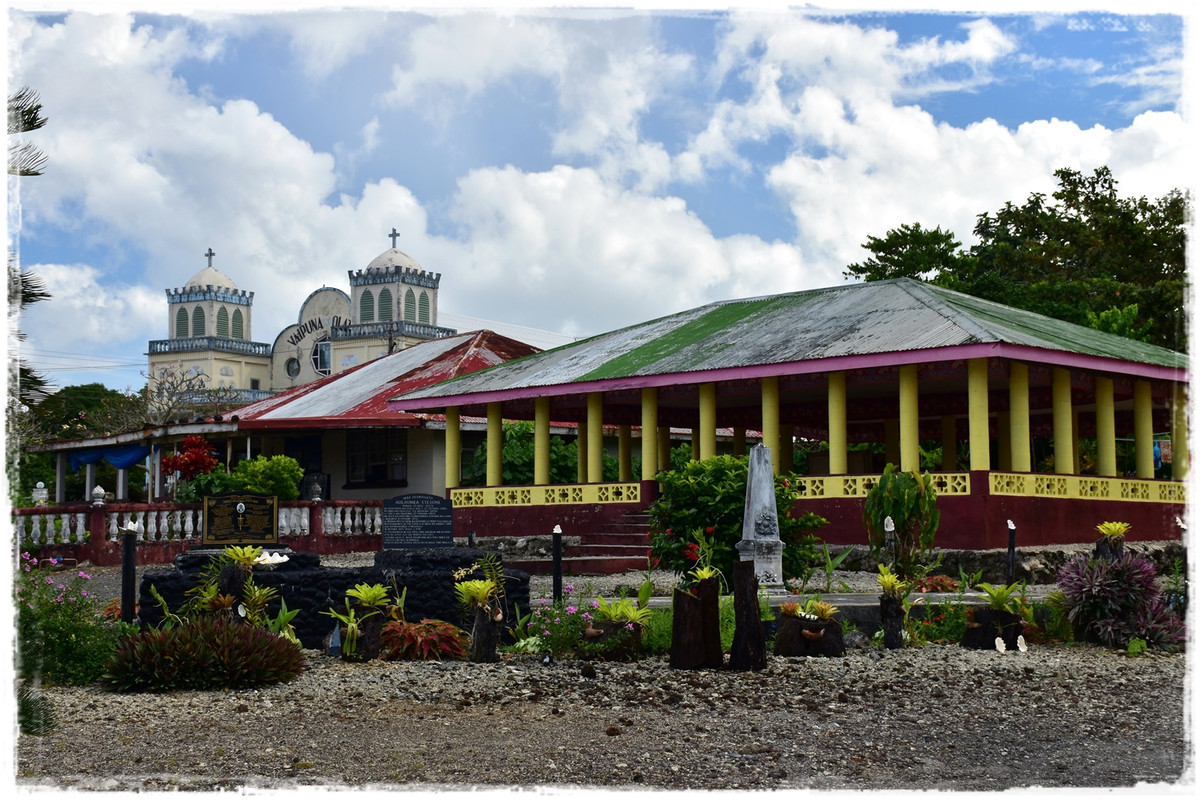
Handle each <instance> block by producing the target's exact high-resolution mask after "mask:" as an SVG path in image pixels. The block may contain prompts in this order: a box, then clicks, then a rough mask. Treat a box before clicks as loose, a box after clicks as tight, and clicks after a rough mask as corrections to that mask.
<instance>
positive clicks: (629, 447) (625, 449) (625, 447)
mask: <svg viewBox="0 0 1200 800" xmlns="http://www.w3.org/2000/svg"><path fill="white" fill-rule="evenodd" d="M617 431H618V434H617V436H618V439H617V442H618V445H617V447H618V450H617V462H618V469H619V470H620V472H619V473H618V475H617V480H619V481H621V482H622V483H628V482H629V481H631V480H633V432H632V431H631V430H630V429H629V426H628V425H622V426H621V427H620V428H618V429H617Z"/></svg>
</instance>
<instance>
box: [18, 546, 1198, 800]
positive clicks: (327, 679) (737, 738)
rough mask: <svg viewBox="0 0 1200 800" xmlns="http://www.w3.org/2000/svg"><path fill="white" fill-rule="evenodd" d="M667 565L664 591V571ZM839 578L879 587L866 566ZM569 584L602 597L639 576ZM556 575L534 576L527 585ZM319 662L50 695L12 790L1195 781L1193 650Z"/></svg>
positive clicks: (312, 657) (104, 572)
mask: <svg viewBox="0 0 1200 800" xmlns="http://www.w3.org/2000/svg"><path fill="white" fill-rule="evenodd" d="M370 560H371V554H355V555H352V556H343V557H337V558H334V557H326V558H325V559H323V563H326V562H327V563H329V564H331V565H333V564H335V562H336V565H338V566H352V565H354V564H356V563H370ZM85 569H88V568H86V567H85ZM89 571H90V572H91V574H92V575H93V579H94V584H93V586H92V589H93V591H94V592H95V593H97V594H98V595H99V596H101V597H109V596H114V597H115V596H119V594H120V571H119V569H118V568H107V569H89ZM654 578H655V583H656V586H657V587H658V590H659V593H660V594H667V593H669V591H670V587H671V586H672V584H673V582H674V578H673V576H672V575H670V574H669V573H658V574H656V575H655V576H654ZM837 578H838V579H841V580H846V581H847V582H848V583H850V585H851V586H852V587H855V588H858V589H860V590H862V591H874V576H873V575H870V574H862V573H840V574H839V575H838V576H837ZM566 580H567V582H573V583H575V584H576V586H577V588H581V589H582V588H583V587H584V586H586V585H587V584H588V583H589V582H590V583H591V584H592V588H593V589H594V590H596V591H599V592H604V593H611V592H612V591H614V590H615V588H616V587H617V586H618V585H621V584H625V585H629V586H636V585H637V583H639V582H640V580H641V576H640V574H630V575H624V576H614V577H610V578H568V579H566ZM860 584H861V585H860ZM550 586H551V584H550V579H549V578H538V577H535V578H534V579H533V582H532V585H531V591H532V594H533V596H535V597H536V596H538V595H539V594H541V593H542V592H545V593H547V594H548V593H549V592H550ZM306 656H307V662H308V667H309V668H308V670H307V671H306V672H305V673H304V674H303V675H301V676H300V677H299V678H298V679H296V680H295V681H293V682H291V683H288V684H282V685H278V686H273V687H269V688H265V689H261V690H255V691H250V690H246V691H223V692H173V693H169V694H153V695H118V694H112V693H109V692H105V691H103V690H101V689H100V688H99V687H98V686H89V687H77V688H52V689H48V690H46V694H47V695H48V696H49V698H50V700H51V702H52V703H53V706H54V708H55V709H56V712H57V716H58V718H59V720H60V724H59V726H58V727H57V728H56V729H55V730H54V731H53V732H52V733H50V734H48V735H46V736H43V737H25V736H22V737H20V738H19V741H18V747H17V764H16V767H17V773H16V780H17V785H18V787H19V788H23V789H55V790H63V789H67V790H74V789H94V790H123V791H129V790H139V791H142V790H243V791H247V790H268V789H277V790H288V789H296V788H301V787H322V788H333V787H343V788H349V787H353V788H364V789H382V788H397V787H403V788H405V789H406V790H419V791H444V790H447V789H465V788H471V789H481V788H486V789H511V788H517V787H538V788H539V789H540V790H541V791H542V792H552V793H556V792H559V791H568V790H571V789H573V788H578V787H600V788H604V789H624V790H627V789H671V790H683V789H686V790H697V789H711V790H719V789H817V790H832V789H937V790H960V791H982V790H988V791H990V790H1002V789H1008V788H1026V789H1027V788H1033V787H1133V786H1136V785H1139V784H1152V785H1154V787H1155V789H1154V792H1155V794H1156V795H1158V794H1175V793H1178V794H1184V793H1187V794H1188V795H1189V796H1191V793H1192V792H1194V790H1195V763H1196V761H1195V749H1194V742H1193V736H1192V733H1193V731H1192V729H1191V721H1192V720H1193V719H1194V715H1192V714H1190V713H1185V712H1186V711H1188V710H1189V704H1190V703H1191V699H1192V693H1191V692H1190V691H1189V690H1190V686H1191V681H1190V676H1189V671H1188V669H1187V659H1186V656H1185V655H1183V654H1177V655H1148V656H1143V657H1140V658H1128V657H1126V656H1124V655H1123V654H1121V653H1118V652H1113V651H1108V650H1104V649H1100V648H1095V647H1091V646H1085V645H1050V646H1036V645H1035V646H1031V647H1030V649H1029V650H1028V652H1026V653H1015V652H1013V653H997V652H995V651H990V652H981V651H971V650H965V649H963V648H960V647H958V646H949V645H931V646H928V647H924V648H919V649H904V650H899V651H882V650H874V649H865V650H851V651H849V652H848V653H847V655H846V657H845V658H840V659H798V658H776V657H773V656H772V657H771V658H770V659H769V662H768V667H767V669H766V670H764V671H761V672H746V673H741V672H732V671H728V670H710V671H694V672H692V671H680V670H671V669H670V668H669V667H668V664H667V659H666V658H665V657H660V658H651V659H645V660H642V661H639V662H636V663H631V664H622V663H604V662H599V663H597V662H579V661H561V662H553V663H550V664H544V663H543V662H542V661H541V660H540V659H539V658H538V657H536V656H516V657H510V658H506V659H504V660H503V661H502V662H501V663H499V664H471V663H462V662H457V663H445V664H442V663H420V664H416V663H394V662H378V661H376V662H369V663H366V664H348V663H345V662H343V661H341V660H340V659H338V658H335V657H330V656H326V655H324V654H322V653H321V652H319V651H308V652H307V653H306Z"/></svg>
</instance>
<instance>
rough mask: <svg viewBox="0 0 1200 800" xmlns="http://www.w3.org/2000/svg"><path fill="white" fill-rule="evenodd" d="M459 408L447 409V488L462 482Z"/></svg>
mask: <svg viewBox="0 0 1200 800" xmlns="http://www.w3.org/2000/svg"><path fill="white" fill-rule="evenodd" d="M460 419H461V417H460V415H459V411H458V408H457V407H455V408H447V409H446V488H447V489H457V488H458V487H459V485H460V484H461V483H462V428H461V427H460V425H459V420H460Z"/></svg>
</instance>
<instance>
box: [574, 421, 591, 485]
mask: <svg viewBox="0 0 1200 800" xmlns="http://www.w3.org/2000/svg"><path fill="white" fill-rule="evenodd" d="M576 431H577V433H576V434H575V478H576V480H577V481H578V482H579V483H587V479H588V424H587V421H586V420H584V421H581V422H579V423H578V424H577V427H576Z"/></svg>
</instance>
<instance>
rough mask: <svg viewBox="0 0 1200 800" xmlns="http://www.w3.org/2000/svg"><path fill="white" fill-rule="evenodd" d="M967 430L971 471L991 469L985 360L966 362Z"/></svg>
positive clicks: (976, 359)
mask: <svg viewBox="0 0 1200 800" xmlns="http://www.w3.org/2000/svg"><path fill="white" fill-rule="evenodd" d="M967 429H968V436H969V437H970V442H971V461H970V464H971V469H973V470H981V469H982V470H986V469H991V466H992V454H991V449H992V442H991V439H992V437H991V435H990V433H989V432H988V372H987V359H986V358H972V359H970V360H969V361H967Z"/></svg>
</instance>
